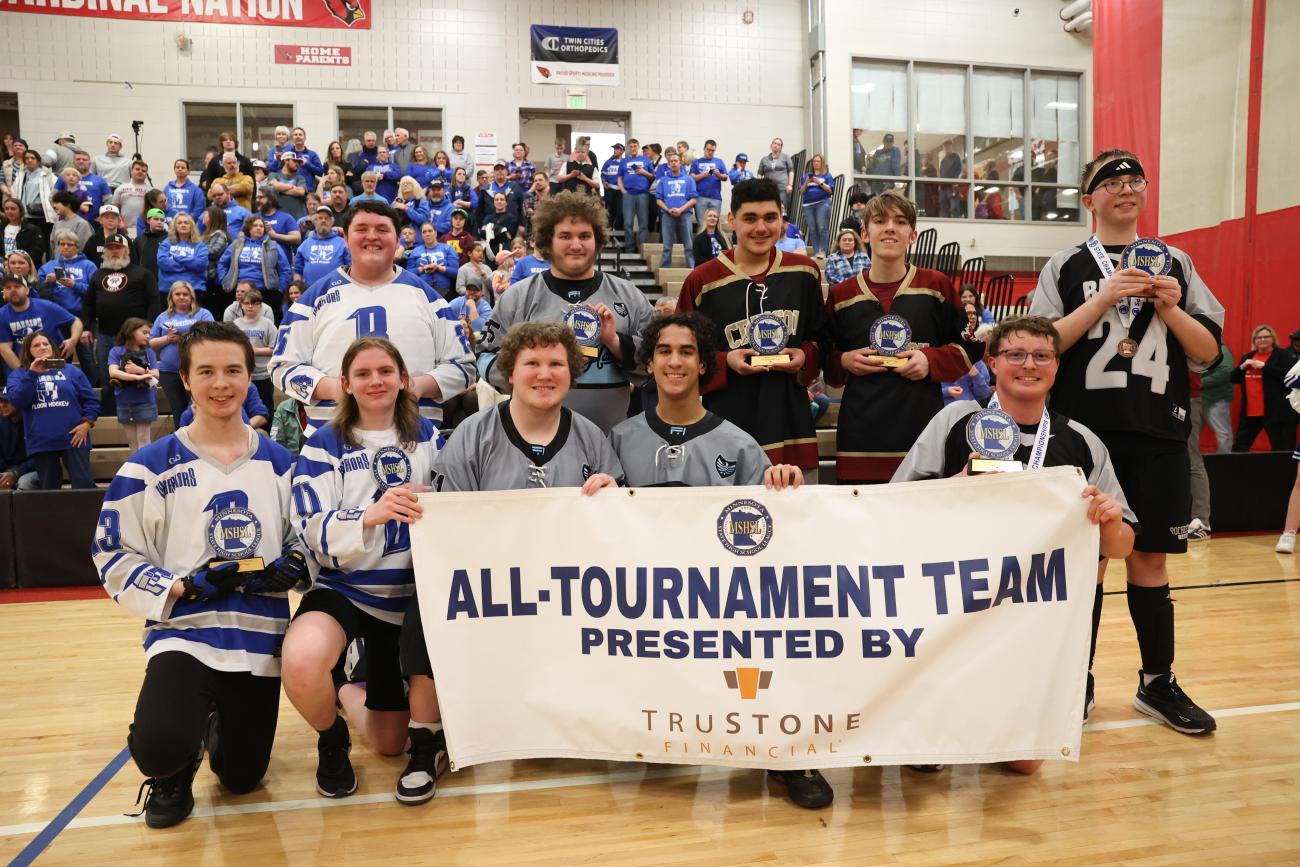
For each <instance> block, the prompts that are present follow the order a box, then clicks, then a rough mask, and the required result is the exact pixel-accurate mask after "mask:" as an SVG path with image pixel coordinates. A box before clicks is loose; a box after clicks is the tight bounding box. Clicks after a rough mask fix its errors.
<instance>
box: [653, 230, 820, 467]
mask: <svg viewBox="0 0 1300 867" xmlns="http://www.w3.org/2000/svg"><path fill="white" fill-rule="evenodd" d="M677 307H678V309H679V310H681V311H683V312H685V311H688V310H698V311H699V312H700V313H702V314H704V315H705V316H707V317H708V318H709V319H710V320H711V321H712V322H713V325H714V339H715V340H717V342H718V346H719V348H720V352H719V353H718V372H717V373H716V374H715V375H714V377H713V378H712V379H711V380H710V381H709V382H707V383H705V385H704V392H705V394H704V405H705V407H707V408H708V409H709V410H710V411H711V412H715V413H717V414H718V415H720V416H722V417H723V418H725V419H726V420H727V421H729V422H731V423H732V424H734V425H736V426H737V427H739V428H740V429H741V430H743V431H745V432H746V433H748V434H749V435H750V436H752V437H753V438H754V439H756V440H758V444H759V445H760V446H762V448H763V451H764V452H766V453H767V456H768V458H769V459H770V460H771V461H772V463H774V464H781V463H785V464H794V465H795V466H798V467H802V468H804V469H813V468H816V466H817V435H816V432H815V431H814V430H813V423H812V412H811V410H810V408H809V403H808V391H807V387H806V383H801V382H800V376H796V375H795V374H790V373H779V372H776V371H771V372H768V373H756V374H753V375H752V376H741V375H740V374H738V373H736V372H735V371H733V370H731V368H729V367H727V361H726V357H725V356H726V353H727V352H729V351H731V350H733V349H740V348H742V347H745V346H748V345H749V323H750V320H751V319H753V318H754V317H755V316H758V315H759V314H760V313H773V314H776V315H777V316H780V317H781V318H782V319H784V320H785V322H786V325H787V326H789V329H790V343H789V345H790V346H797V347H799V348H800V349H802V350H803V352H804V355H805V359H806V360H805V364H804V368H803V372H802V374H801V375H802V376H803V377H804V378H805V379H806V380H810V379H811V378H812V377H814V376H815V375H816V373H817V370H818V368H819V363H818V352H817V343H818V341H819V340H820V339H821V330H822V316H823V309H824V308H823V304H822V290H821V271H820V270H818V268H817V264H816V263H815V262H814V261H813V260H812V259H809V258H808V257H807V256H801V255H799V254H797V253H784V252H782V251H780V250H773V251H772V257H771V259H770V261H769V264H768V268H767V270H766V271H765V272H763V273H762V274H756V275H753V276H750V275H749V274H746V273H745V272H744V271H743V270H741V268H740V266H738V265H737V264H736V261H735V251H734V250H728V251H726V252H724V253H723V254H722V255H720V256H718V258H716V259H714V260H713V261H711V262H706V263H704V264H703V265H700V266H699V267H697V268H696V269H695V270H693V271H692V272H691V273H690V275H688V276H687V278H686V282H685V283H683V284H682V292H681V297H679V298H678V299H677Z"/></svg>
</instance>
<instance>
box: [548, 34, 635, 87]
mask: <svg viewBox="0 0 1300 867" xmlns="http://www.w3.org/2000/svg"><path fill="white" fill-rule="evenodd" d="M531 42H532V46H531V56H532V63H530V64H529V66H530V68H531V69H532V73H533V83H534V84H608V85H614V84H618V83H619V77H618V31H617V30H615V29H614V28H612V27H548V26H547V25H545V24H534V25H533V26H532V30H531Z"/></svg>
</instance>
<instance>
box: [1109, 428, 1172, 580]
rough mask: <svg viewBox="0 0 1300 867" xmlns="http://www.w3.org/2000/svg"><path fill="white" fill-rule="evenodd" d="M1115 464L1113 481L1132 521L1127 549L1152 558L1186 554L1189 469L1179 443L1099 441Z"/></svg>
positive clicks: (1115, 439) (1120, 440)
mask: <svg viewBox="0 0 1300 867" xmlns="http://www.w3.org/2000/svg"><path fill="white" fill-rule="evenodd" d="M1101 440H1102V442H1103V443H1105V445H1106V451H1108V452H1110V460H1111V463H1112V464H1114V465H1115V476H1116V478H1118V479H1119V484H1120V487H1121V488H1123V489H1124V497H1125V499H1127V500H1128V505H1129V508H1131V509H1132V510H1133V514H1134V515H1136V516H1137V519H1138V527H1137V538H1136V539H1135V540H1134V542H1133V550H1135V551H1145V552H1148V553H1152V554H1185V553H1187V525H1188V524H1189V523H1191V520H1192V465H1191V459H1190V458H1189V457H1188V456H1187V447H1186V444H1185V443H1176V442H1173V441H1172V440H1171V441H1165V440H1146V441H1143V442H1134V440H1133V439H1132V438H1131V437H1106V436H1103V437H1101Z"/></svg>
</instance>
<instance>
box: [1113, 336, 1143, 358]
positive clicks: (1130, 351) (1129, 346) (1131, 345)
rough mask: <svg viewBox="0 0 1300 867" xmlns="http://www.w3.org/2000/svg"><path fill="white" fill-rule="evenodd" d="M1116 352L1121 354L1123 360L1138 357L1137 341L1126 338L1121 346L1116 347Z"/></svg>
mask: <svg viewBox="0 0 1300 867" xmlns="http://www.w3.org/2000/svg"><path fill="white" fill-rule="evenodd" d="M1115 351H1116V352H1118V353H1119V355H1120V357H1121V358H1132V357H1133V356H1135V355H1137V351H1138V345H1137V341H1136V340H1134V339H1133V338H1132V337H1125V338H1124V339H1123V340H1121V341H1120V342H1119V346H1117V347H1116V349H1115Z"/></svg>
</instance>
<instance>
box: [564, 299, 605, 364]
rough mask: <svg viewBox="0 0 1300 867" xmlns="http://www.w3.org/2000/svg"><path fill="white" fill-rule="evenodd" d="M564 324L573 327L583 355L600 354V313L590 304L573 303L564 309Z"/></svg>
mask: <svg viewBox="0 0 1300 867" xmlns="http://www.w3.org/2000/svg"><path fill="white" fill-rule="evenodd" d="M564 324H565V325H567V326H569V327H570V328H572V329H573V333H574V335H575V336H576V337H577V338H578V347H579V348H580V349H581V350H582V354H583V356H585V357H587V358H595V357H596V356H597V355H599V354H600V314H599V313H597V312H596V308H594V307H592V306H590V305H589V304H571V305H569V309H568V310H565V311H564Z"/></svg>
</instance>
